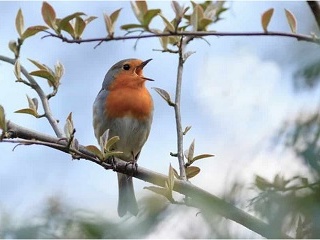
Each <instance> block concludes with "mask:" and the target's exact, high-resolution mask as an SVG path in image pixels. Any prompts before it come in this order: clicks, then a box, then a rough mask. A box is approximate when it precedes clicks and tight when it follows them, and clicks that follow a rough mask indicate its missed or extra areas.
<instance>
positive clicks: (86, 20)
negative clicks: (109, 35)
mask: <svg viewBox="0 0 320 240" xmlns="http://www.w3.org/2000/svg"><path fill="white" fill-rule="evenodd" d="M95 19H97V17H95V16H90V17H88V18H86V19H85V20H84V22H85V23H86V25H88V24H89V23H91V22H92V21H93V20H95Z"/></svg>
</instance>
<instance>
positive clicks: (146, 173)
mask: <svg viewBox="0 0 320 240" xmlns="http://www.w3.org/2000/svg"><path fill="white" fill-rule="evenodd" d="M7 129H8V131H7V132H6V133H5V139H3V141H4V142H11V143H12V142H13V143H18V144H28V145H29V144H37V145H43V146H47V147H50V148H54V149H58V150H60V151H63V152H66V153H69V154H72V153H74V154H76V155H77V156H78V157H81V158H83V159H85V160H89V161H91V162H94V163H96V164H98V165H100V166H102V167H103V168H105V169H111V168H113V165H110V164H108V163H106V162H101V161H100V160H99V159H98V157H97V156H95V155H94V154H93V153H91V152H89V151H88V150H86V148H85V147H84V146H81V145H79V146H78V148H77V149H73V148H67V144H68V143H67V141H66V140H61V139H59V138H56V137H52V136H49V135H45V134H42V133H39V132H35V131H33V130H30V129H27V128H24V127H21V126H19V125H17V124H15V123H13V122H11V121H9V122H7ZM9 138H13V139H9ZM114 164H115V168H113V170H114V171H117V172H120V173H124V174H128V175H130V176H133V177H136V178H138V179H140V180H143V181H146V182H149V183H152V184H155V185H158V186H162V187H165V182H166V181H167V179H168V177H167V176H165V175H163V174H160V173H156V172H153V171H151V170H148V169H145V168H143V167H140V166H139V167H138V168H137V169H136V168H135V167H133V168H130V167H128V165H127V162H125V161H122V160H119V159H114ZM173 189H174V191H176V192H178V193H181V194H184V195H186V196H188V197H189V198H190V199H191V201H192V203H193V206H195V207H197V208H199V209H202V211H206V213H207V212H208V211H209V213H210V214H217V213H218V214H220V215H222V216H223V217H226V218H228V219H231V220H233V221H235V222H237V223H239V224H241V225H243V226H245V227H246V228H248V229H250V230H252V231H254V232H256V233H258V234H260V235H261V236H263V237H266V238H290V237H289V236H288V235H286V234H284V233H279V232H274V229H273V228H272V227H271V226H270V225H269V224H267V223H265V222H263V221H261V220H260V219H258V218H256V217H254V216H252V215H250V214H248V213H246V212H244V211H242V210H241V209H239V208H237V207H235V206H233V205H232V204H230V203H228V202H225V201H224V200H222V199H220V198H218V197H216V196H214V195H212V194H210V193H209V192H206V191H204V190H202V189H201V188H199V187H196V186H194V185H193V184H191V183H190V182H186V181H182V180H178V179H175V181H174V188H173Z"/></svg>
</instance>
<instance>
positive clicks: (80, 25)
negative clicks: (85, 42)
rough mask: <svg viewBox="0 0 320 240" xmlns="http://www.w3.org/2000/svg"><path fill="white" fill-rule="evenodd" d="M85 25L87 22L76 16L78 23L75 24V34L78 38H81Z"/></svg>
mask: <svg viewBox="0 0 320 240" xmlns="http://www.w3.org/2000/svg"><path fill="white" fill-rule="evenodd" d="M85 27H86V23H85V22H84V21H83V19H82V18H81V17H76V23H75V25H74V35H75V38H76V39H80V37H81V35H82V33H83V31H84V29H85Z"/></svg>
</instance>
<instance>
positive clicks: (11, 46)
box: [8, 40, 18, 56]
mask: <svg viewBox="0 0 320 240" xmlns="http://www.w3.org/2000/svg"><path fill="white" fill-rule="evenodd" d="M8 46H9V49H10V50H11V51H12V52H13V53H14V55H15V56H16V55H17V54H18V49H17V42H16V41H13V40H11V41H10V42H9V44H8Z"/></svg>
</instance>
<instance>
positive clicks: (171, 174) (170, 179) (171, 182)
mask: <svg viewBox="0 0 320 240" xmlns="http://www.w3.org/2000/svg"><path fill="white" fill-rule="evenodd" d="M168 186H169V190H170V191H171V195H172V190H173V186H174V170H173V167H172V166H171V164H170V166H169V173H168Z"/></svg>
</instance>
